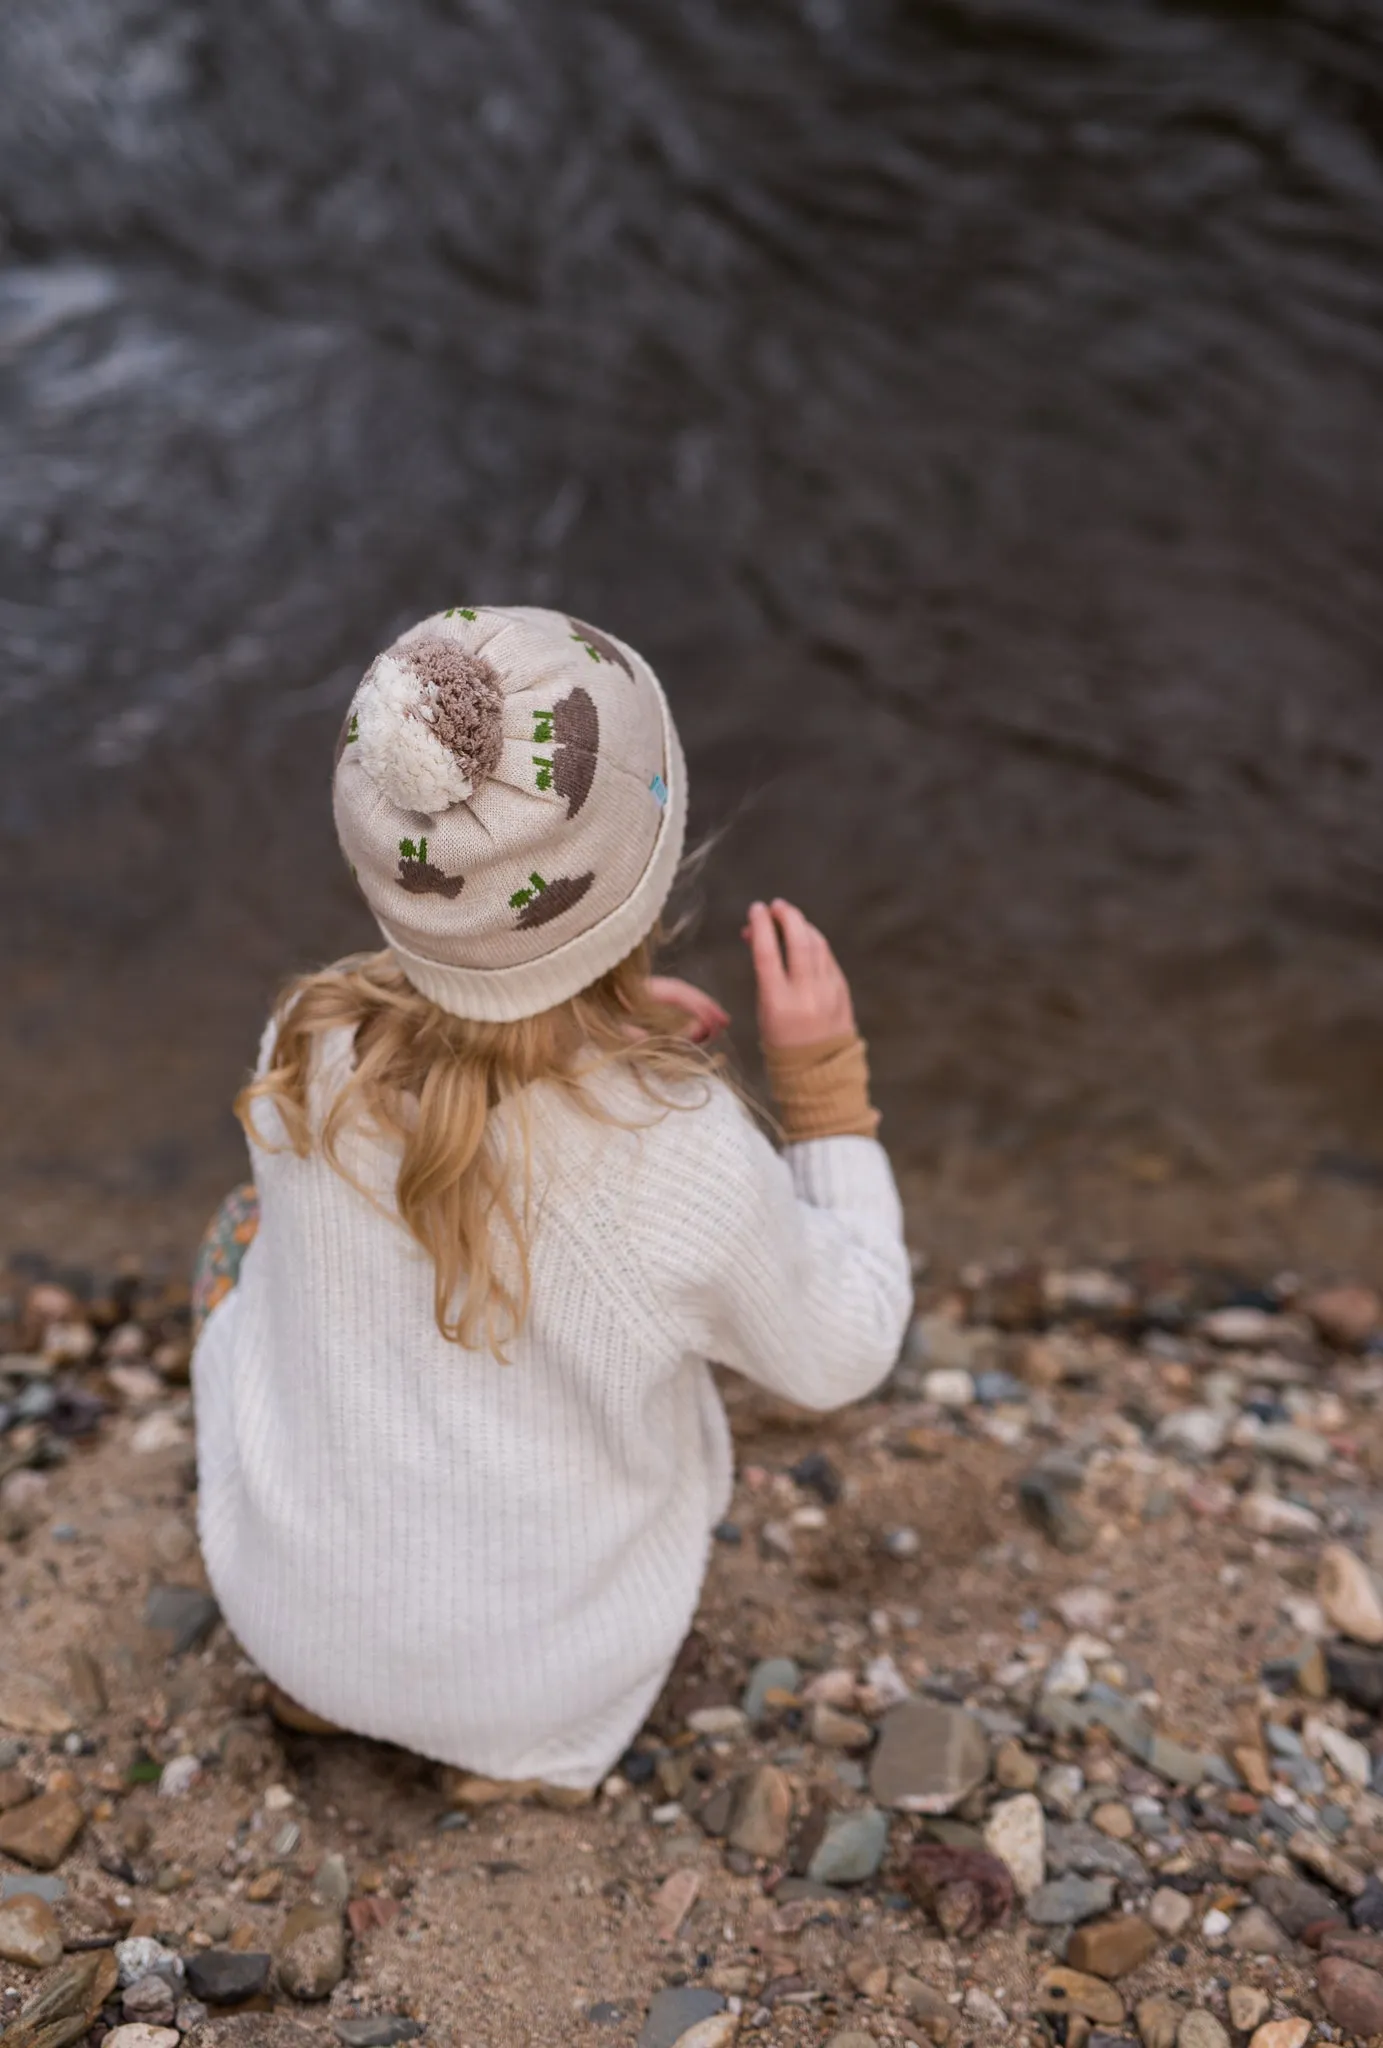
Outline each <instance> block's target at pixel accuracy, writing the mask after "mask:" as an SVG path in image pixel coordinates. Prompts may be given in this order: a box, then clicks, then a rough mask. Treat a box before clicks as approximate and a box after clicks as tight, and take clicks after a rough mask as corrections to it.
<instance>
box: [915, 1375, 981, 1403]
mask: <svg viewBox="0 0 1383 2048" xmlns="http://www.w3.org/2000/svg"><path fill="white" fill-rule="evenodd" d="M922 1398H923V1400H925V1401H931V1402H933V1403H934V1404H935V1405H936V1406H937V1407H938V1408H968V1407H969V1406H970V1404H971V1403H972V1402H973V1400H974V1398H975V1382H974V1380H973V1379H972V1378H971V1376H970V1374H969V1373H968V1372H967V1371H966V1370H965V1368H964V1367H963V1366H959V1365H942V1366H937V1367H936V1368H935V1370H934V1371H932V1372H929V1373H928V1374H927V1375H926V1377H925V1378H924V1379H923V1381H922Z"/></svg>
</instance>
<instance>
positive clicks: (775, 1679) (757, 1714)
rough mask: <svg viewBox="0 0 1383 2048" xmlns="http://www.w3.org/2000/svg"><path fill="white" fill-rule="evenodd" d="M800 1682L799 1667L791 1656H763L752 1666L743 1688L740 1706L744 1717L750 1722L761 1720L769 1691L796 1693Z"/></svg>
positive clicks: (765, 1710) (765, 1709)
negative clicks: (759, 1661)
mask: <svg viewBox="0 0 1383 2048" xmlns="http://www.w3.org/2000/svg"><path fill="white" fill-rule="evenodd" d="M801 1683H802V1672H801V1669H800V1667H799V1666H798V1665H797V1664H795V1663H794V1662H793V1660H792V1658H791V1657H765V1658H764V1659H763V1660H762V1662H761V1663H758V1664H756V1665H755V1666H754V1669H753V1670H752V1671H751V1672H750V1674H749V1683H748V1684H747V1685H746V1686H745V1688H744V1697H743V1699H742V1700H741V1701H740V1706H741V1708H742V1709H743V1711H744V1714H745V1718H746V1719H747V1720H749V1721H751V1722H759V1721H762V1720H763V1718H764V1716H765V1713H766V1712H767V1707H766V1701H767V1699H768V1695H769V1694H770V1693H771V1692H782V1693H796V1691H797V1689H798V1687H799V1686H800V1685H801Z"/></svg>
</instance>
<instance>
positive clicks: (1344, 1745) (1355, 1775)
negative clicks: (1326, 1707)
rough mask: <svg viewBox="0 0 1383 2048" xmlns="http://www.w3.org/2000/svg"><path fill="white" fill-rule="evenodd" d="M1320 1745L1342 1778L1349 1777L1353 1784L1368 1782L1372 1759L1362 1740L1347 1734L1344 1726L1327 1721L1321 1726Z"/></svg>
mask: <svg viewBox="0 0 1383 2048" xmlns="http://www.w3.org/2000/svg"><path fill="white" fill-rule="evenodd" d="M1320 1745H1321V1748H1322V1750H1324V1752H1325V1754H1326V1755H1327V1756H1328V1757H1329V1758H1330V1761H1331V1763H1333V1764H1334V1766H1335V1768H1336V1770H1337V1771H1338V1772H1339V1773H1340V1776H1341V1777H1342V1778H1348V1780H1349V1782H1350V1784H1351V1785H1360V1786H1364V1785H1367V1784H1368V1782H1369V1778H1370V1776H1371V1775H1372V1771H1371V1765H1372V1759H1371V1758H1370V1756H1369V1753H1368V1751H1367V1750H1366V1749H1365V1747H1364V1745H1363V1743H1362V1742H1356V1740H1355V1739H1354V1737H1353V1736H1352V1735H1346V1734H1345V1731H1344V1729H1343V1728H1332V1727H1331V1726H1330V1724H1329V1723H1328V1722H1325V1723H1323V1724H1322V1726H1321V1731H1320Z"/></svg>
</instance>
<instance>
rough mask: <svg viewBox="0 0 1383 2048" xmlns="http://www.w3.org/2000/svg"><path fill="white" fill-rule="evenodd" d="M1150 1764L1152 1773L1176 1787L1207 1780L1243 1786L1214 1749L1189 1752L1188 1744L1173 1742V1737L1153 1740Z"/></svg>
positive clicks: (1197, 1783) (1168, 1736)
mask: <svg viewBox="0 0 1383 2048" xmlns="http://www.w3.org/2000/svg"><path fill="white" fill-rule="evenodd" d="M1146 1761H1147V1766H1148V1769H1149V1770H1150V1771H1156V1773H1157V1775H1158V1777H1159V1778H1166V1779H1167V1781H1168V1783H1169V1784H1172V1785H1203V1784H1204V1783H1205V1781H1206V1779H1207V1778H1208V1779H1209V1780H1210V1781H1211V1783H1212V1784H1215V1785H1228V1786H1230V1787H1231V1788H1234V1787H1237V1785H1238V1783H1239V1778H1238V1774H1237V1772H1235V1771H1233V1770H1231V1769H1230V1767H1229V1765H1228V1764H1227V1763H1226V1762H1225V1760H1224V1758H1223V1757H1222V1756H1216V1755H1215V1753H1214V1751H1213V1750H1208V1749H1205V1750H1201V1749H1188V1748H1187V1747H1186V1744H1185V1743H1184V1742H1173V1741H1172V1738H1171V1737H1170V1735H1155V1736H1154V1737H1153V1740H1152V1746H1151V1748H1150V1749H1149V1751H1148V1755H1147V1759H1146Z"/></svg>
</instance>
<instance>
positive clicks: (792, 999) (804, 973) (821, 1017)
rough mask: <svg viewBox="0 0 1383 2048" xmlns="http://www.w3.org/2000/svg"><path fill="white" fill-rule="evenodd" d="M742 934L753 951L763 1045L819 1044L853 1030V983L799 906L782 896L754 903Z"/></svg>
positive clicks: (760, 1034) (760, 1032)
mask: <svg viewBox="0 0 1383 2048" xmlns="http://www.w3.org/2000/svg"><path fill="white" fill-rule="evenodd" d="M780 934H781V945H780V943H779V938H780ZM743 936H744V937H745V938H746V939H747V940H748V941H749V950H750V952H751V953H752V954H753V956H754V978H755V980H756V981H757V983H758V989H759V1037H760V1039H761V1041H762V1042H763V1044H764V1045H766V1046H789V1045H819V1044H820V1042H821V1040H822V1039H824V1038H838V1037H840V1036H841V1035H842V1034H844V1033H845V1032H853V1031H854V1029H855V1010H854V1005H853V1004H852V1002H851V1001H850V984H849V982H848V981H847V980H846V979H845V976H844V975H843V974H842V973H841V971H840V968H839V967H838V966H837V964H836V956H835V954H834V953H833V952H832V951H831V949H830V947H829V946H828V945H827V943H826V941H825V939H824V938H823V936H822V934H821V933H820V932H819V931H818V930H817V928H816V926H815V925H814V924H808V922H807V920H806V918H805V917H803V915H802V913H801V911H800V910H797V909H795V908H794V907H793V905H792V904H791V903H784V901H783V899H782V898H781V896H775V897H774V899H773V902H772V904H771V905H769V904H766V903H751V904H750V906H749V922H748V924H747V925H746V926H745V928H744V933H743ZM785 953H786V956H787V958H786V961H784V957H783V956H784V954H785Z"/></svg>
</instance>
